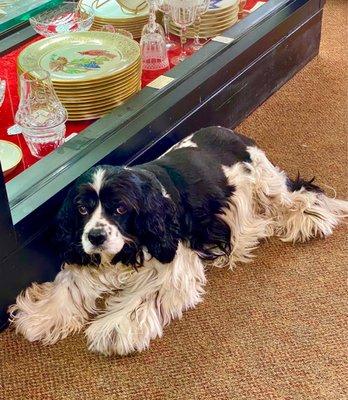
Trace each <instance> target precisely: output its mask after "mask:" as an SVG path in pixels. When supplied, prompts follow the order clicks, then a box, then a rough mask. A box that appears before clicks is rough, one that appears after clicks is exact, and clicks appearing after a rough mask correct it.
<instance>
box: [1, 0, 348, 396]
mask: <svg viewBox="0 0 348 400" xmlns="http://www.w3.org/2000/svg"><path fill="white" fill-rule="evenodd" d="M346 5H347V3H346V0H341V1H338V0H337V1H334V0H331V1H330V0H329V1H328V3H327V6H326V15H325V21H324V32H323V41H322V47H321V52H320V55H319V57H318V58H316V59H315V60H314V61H313V62H311V63H310V65H308V66H307V67H306V68H305V69H304V70H303V71H301V72H300V73H299V74H298V75H297V76H295V78H294V79H293V80H292V81H291V82H289V83H288V84H286V85H285V86H284V87H283V88H282V89H281V90H279V92H278V93H277V94H275V95H274V96H273V97H272V98H271V99H269V100H268V101H267V102H266V103H265V104H264V105H263V106H262V107H260V108H259V109H258V110H257V111H256V112H255V113H254V114H253V115H252V116H251V117H249V118H248V119H247V120H246V121H245V122H244V123H243V124H242V126H241V127H240V130H241V131H242V132H244V133H245V134H248V135H251V136H253V137H254V138H255V139H256V140H257V141H258V143H259V145H260V146H261V147H262V148H264V149H265V150H266V151H267V153H268V155H269V156H270V157H271V159H273V160H274V161H275V162H276V163H278V164H279V165H280V166H281V167H283V168H285V169H286V170H287V171H289V172H290V173H291V174H293V175H295V174H296V173H297V170H298V169H300V170H301V171H302V173H303V174H304V175H305V176H306V177H311V176H313V175H315V176H316V177H317V180H318V182H319V183H321V184H327V185H330V186H333V187H335V188H336V189H337V193H338V195H340V196H344V195H345V193H346V190H345V189H346V188H345V173H346V171H345V166H344V165H345V163H346V161H347V160H346V156H347V153H346V150H347V148H346V143H347V141H346V133H345V126H344V123H345V119H346V110H347V104H346V90H347V87H346V86H345V78H344V74H345V71H347V63H346V61H345V57H344V52H345V50H346V43H344V40H345V39H344V38H345V33H346V32H345V31H346V21H345V10H344V9H347V7H346ZM346 11H347V10H346ZM346 233H347V231H346V229H345V228H341V229H339V230H337V231H336V232H335V234H334V235H333V236H332V237H330V238H329V239H327V240H325V241H323V240H316V241H313V242H311V243H307V244H304V245H297V246H292V245H290V244H283V243H281V242H279V241H277V240H272V241H271V242H270V243H267V244H264V245H262V247H261V248H260V249H259V250H258V252H257V259H256V261H255V262H254V263H252V264H248V265H241V266H239V267H238V268H237V269H236V270H234V271H227V270H211V271H209V273H208V277H209V284H208V286H207V294H206V297H205V302H204V303H203V304H201V305H200V306H198V307H197V308H196V309H195V310H192V311H189V312H187V313H185V315H184V317H183V319H182V320H181V321H175V322H174V323H173V324H171V325H170V326H169V327H168V328H167V329H166V331H165V335H164V337H163V338H162V339H158V340H155V341H154V342H153V343H152V347H151V349H150V350H149V351H147V352H144V353H141V354H135V355H132V356H130V357H126V358H117V357H114V358H105V357H103V356H99V355H95V354H91V353H88V352H87V350H86V346H85V340H84V337H83V335H82V334H81V335H77V336H74V337H71V338H68V339H66V340H64V341H61V342H59V343H58V344H56V345H54V346H52V347H43V346H41V345H40V344H32V343H28V342H26V341H25V340H24V339H23V338H21V337H17V336H15V335H14V333H12V332H10V331H6V332H5V333H2V334H0V382H1V383H0V400H23V399H26V400H78V399H79V400H85V399H86V400H106V399H107V400H109V399H127V400H132V399H137V400H142V399H148V400H154V399H156V400H162V399H163V400H167V399H178V400H191V399H204V400H206V399H217V400H220V399H236V400H243V399H245V400H254V399H260V400H268V399H281V400H290V399H291V400H293V399H294V400H297V399H301V400H302V399H303V400H311V399H323V400H338V399H346V398H347V397H346V396H347V395H348V393H347V382H348V363H347V356H348V353H347V333H348V332H347V320H346V315H347V306H346V304H347V296H346V293H345V289H346V288H345V286H346V282H345V280H346V272H345V270H344V269H345V265H348V258H347V253H346V252H345V250H346V248H347V246H346V245H347V242H346V241H345V234H346Z"/></svg>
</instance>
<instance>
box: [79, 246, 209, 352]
mask: <svg viewBox="0 0 348 400" xmlns="http://www.w3.org/2000/svg"><path fill="white" fill-rule="evenodd" d="M205 282H206V278H205V274H204V266H203V264H202V261H201V260H200V259H199V257H198V256H197V254H195V253H194V252H193V251H192V250H190V249H188V248H186V247H185V246H184V245H183V244H181V243H180V244H179V246H178V250H177V253H176V256H175V258H174V260H173V262H171V263H169V264H164V265H163V264H161V263H160V262H159V261H157V260H156V259H154V258H152V259H151V260H150V261H146V262H145V265H144V267H142V268H140V269H139V271H138V272H137V273H135V274H133V275H131V276H130V277H129V280H128V281H127V282H126V283H125V286H124V287H123V290H122V291H121V292H120V293H119V294H118V295H115V296H112V297H110V298H109V299H108V300H107V304H106V311H105V312H104V313H103V314H101V315H100V316H99V317H98V318H96V319H95V320H94V321H93V322H92V323H91V325H90V326H89V327H88V328H87V330H86V335H87V338H88V342H89V348H90V349H91V350H93V351H97V352H100V353H103V354H107V355H110V354H116V353H117V354H127V353H130V352H132V351H135V350H137V351H142V350H145V349H147V348H148V347H149V344H150V340H151V339H154V338H155V337H158V336H159V337H160V336H162V334H163V327H164V326H165V325H167V324H169V322H170V321H171V320H172V319H173V318H181V316H182V313H183V311H185V310H187V309H189V308H193V307H195V306H196V305H197V304H198V303H199V302H200V301H202V295H203V293H204V285H205Z"/></svg>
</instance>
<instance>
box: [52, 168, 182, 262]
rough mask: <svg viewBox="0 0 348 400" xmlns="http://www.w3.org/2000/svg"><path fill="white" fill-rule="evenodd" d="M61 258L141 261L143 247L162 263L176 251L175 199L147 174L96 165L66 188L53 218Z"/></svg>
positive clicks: (177, 234)
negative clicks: (55, 221)
mask: <svg viewBox="0 0 348 400" xmlns="http://www.w3.org/2000/svg"><path fill="white" fill-rule="evenodd" d="M56 238H57V243H58V245H59V248H60V253H61V255H62V258H63V261H64V262H67V263H77V264H81V265H86V264H90V263H96V264H99V262H100V260H101V258H103V257H106V258H107V259H108V260H111V261H112V262H114V263H115V262H117V261H122V262H123V263H126V264H131V265H134V266H136V265H141V264H142V263H143V254H144V250H146V251H147V252H148V253H149V254H150V255H151V256H152V257H155V258H157V259H158V260H159V261H160V262H162V263H167V262H170V261H171V260H172V259H173V258H174V255H175V252H176V248H177V244H178V240H179V227H178V222H177V219H176V212H175V206H174V203H173V202H172V201H171V199H170V197H169V196H168V195H167V194H166V193H165V192H164V190H163V187H162V186H161V185H160V183H159V182H158V180H157V179H156V178H155V177H154V175H152V174H151V173H149V172H147V171H144V170H141V169H137V168H134V169H133V168H132V169H129V168H122V167H111V166H101V167H96V168H93V169H91V170H90V171H88V172H86V173H85V174H84V175H82V176H81V177H80V178H79V179H78V180H77V181H76V182H75V184H74V186H73V187H72V188H71V189H70V191H69V193H68V196H67V198H66V200H65V201H64V204H63V206H62V208H61V210H60V212H59V214H58V218H57V234H56Z"/></svg>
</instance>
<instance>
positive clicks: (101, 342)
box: [85, 313, 162, 356]
mask: <svg viewBox="0 0 348 400" xmlns="http://www.w3.org/2000/svg"><path fill="white" fill-rule="evenodd" d="M85 333H86V336H87V341H88V348H89V349H90V350H91V351H94V352H97V353H102V354H104V355H108V356H109V355H113V354H119V355H126V354H129V353H132V352H134V351H143V350H146V349H147V348H148V347H149V345H150V340H151V339H154V338H155V337H157V336H162V324H161V323H160V321H159V320H158V318H157V315H148V318H147V319H143V320H141V319H139V318H137V315H136V313H131V314H128V315H124V316H122V315H120V314H119V313H116V314H113V313H105V314H104V315H101V316H99V317H97V318H96V319H95V320H94V321H93V322H92V323H91V324H90V326H89V327H88V328H87V329H86V331H85Z"/></svg>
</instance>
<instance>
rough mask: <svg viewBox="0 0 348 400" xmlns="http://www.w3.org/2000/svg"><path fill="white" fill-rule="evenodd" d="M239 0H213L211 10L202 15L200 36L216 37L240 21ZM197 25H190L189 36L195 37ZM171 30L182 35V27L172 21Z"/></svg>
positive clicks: (177, 34)
mask: <svg viewBox="0 0 348 400" xmlns="http://www.w3.org/2000/svg"><path fill="white" fill-rule="evenodd" d="M238 11H239V0H211V2H210V7H209V10H208V11H207V12H206V13H205V14H203V15H202V20H201V24H200V27H199V36H200V37H202V38H208V37H214V36H216V35H218V34H220V33H221V32H223V31H224V30H226V29H228V28H229V27H231V26H232V25H233V24H235V23H236V22H237V21H238ZM195 29H196V26H195V25H193V26H190V27H189V28H188V30H187V37H189V38H193V37H194V35H195ZM169 30H170V32H171V33H172V34H174V35H176V36H180V28H179V27H177V26H176V25H175V24H174V23H173V22H170V26H169Z"/></svg>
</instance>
